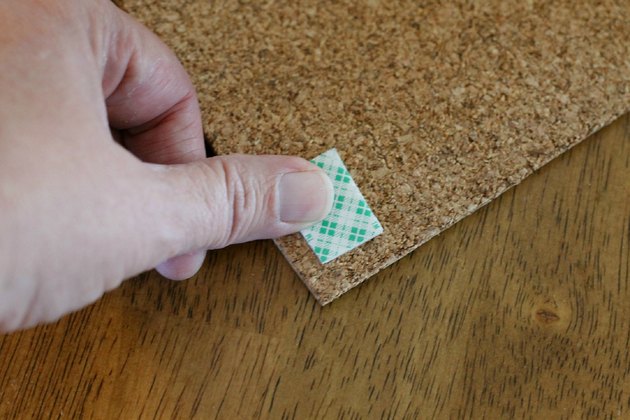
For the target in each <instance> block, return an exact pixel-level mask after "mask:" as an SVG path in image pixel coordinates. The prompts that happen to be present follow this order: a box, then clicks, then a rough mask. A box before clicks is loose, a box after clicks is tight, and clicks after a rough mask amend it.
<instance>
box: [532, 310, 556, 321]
mask: <svg viewBox="0 0 630 420" xmlns="http://www.w3.org/2000/svg"><path fill="white" fill-rule="evenodd" d="M536 320H537V321H538V322H540V323H541V324H553V323H554V322H558V321H559V320H560V317H559V316H558V314H556V313H555V312H554V311H552V310H550V309H539V310H537V311H536Z"/></svg>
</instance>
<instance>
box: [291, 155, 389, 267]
mask: <svg viewBox="0 0 630 420" xmlns="http://www.w3.org/2000/svg"><path fill="white" fill-rule="evenodd" d="M311 162H313V163H314V164H316V165H317V166H319V167H320V168H322V169H323V170H324V171H325V172H326V173H327V174H328V176H329V177H330V179H331V180H332V183H333V187H334V190H335V201H334V203H333V206H332V210H331V211H330V213H329V214H328V216H326V218H325V219H324V220H322V221H321V222H319V223H316V224H314V225H312V226H310V227H308V228H306V229H304V230H302V235H303V236H304V238H305V239H306V242H307V243H308V245H309V246H310V247H311V249H312V250H313V252H315V255H317V258H319V260H320V261H321V262H322V264H325V263H327V262H330V261H332V260H334V259H335V258H337V257H338V256H340V255H342V254H345V253H346V252H348V251H350V250H352V249H354V248H356V247H358V246H359V245H361V244H363V243H365V242H367V241H369V240H370V239H372V238H374V237H376V236H378V235H380V234H381V233H383V227H382V226H381V224H380V223H379V221H378V219H377V218H376V216H375V215H374V213H373V212H372V210H371V209H370V207H369V206H368V204H367V203H366V201H365V198H364V197H363V195H362V194H361V192H360V191H359V188H358V187H357V184H355V183H354V180H353V179H352V177H351V176H350V173H349V172H348V170H347V169H346V167H345V166H344V164H343V162H342V161H341V158H340V157H339V154H338V153H337V150H336V149H331V150H329V151H327V152H325V153H323V154H321V155H319V156H317V157H316V158H315V159H313V160H312V161H311Z"/></svg>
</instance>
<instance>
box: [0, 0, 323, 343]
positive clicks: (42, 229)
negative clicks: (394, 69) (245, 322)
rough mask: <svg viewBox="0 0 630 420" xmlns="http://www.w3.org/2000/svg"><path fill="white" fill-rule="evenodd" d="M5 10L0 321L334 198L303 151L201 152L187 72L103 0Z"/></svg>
mask: <svg viewBox="0 0 630 420" xmlns="http://www.w3.org/2000/svg"><path fill="white" fill-rule="evenodd" d="M0 21H1V22H2V26H3V29H2V31H0V332H10V331H14V330H17V329H21V328H26V327H31V326H33V325H36V324H39V323H44V322H51V321H54V320H56V319H58V318H59V317H61V316H63V315H65V314H67V313H69V312H72V311H74V310H77V309H79V308H81V307H83V306H85V305H87V304H89V303H91V302H93V301H95V300H96V299H98V298H99V297H100V296H102V295H103V293H104V292H106V291H107V290H110V289H112V288H115V287H117V286H118V285H120V283H121V282H122V281H123V280H124V279H126V278H129V277H131V276H134V275H136V274H138V273H141V272H143V271H146V270H149V269H152V268H157V270H158V271H159V272H160V273H161V274H162V275H163V276H165V277H167V278H170V279H173V280H181V279H185V278H188V277H191V276H193V275H194V274H195V273H196V272H197V270H198V269H199V268H200V266H201V264H202V263H203V260H204V256H205V253H206V250H208V249H217V248H221V247H225V246H227V245H229V244H233V243H239V242H245V241H250V240H255V239H262V238H271V237H278V236H282V235H286V234H289V233H292V232H295V231H298V230H300V229H302V228H304V227H306V226H308V225H309V224H312V223H314V222H316V221H318V220H321V219H322V218H323V217H324V216H325V215H326V214H327V212H328V211H329V210H330V206H331V205H332V186H331V183H330V181H329V179H328V178H327V177H326V175H325V174H324V173H323V172H321V171H320V170H319V169H318V168H317V167H315V166H314V165H312V164H310V163H309V162H307V161H305V160H304V159H301V158H298V157H288V156H244V155H235V156H225V157H215V158H205V152H204V146H203V135H202V128H201V117H200V113H199V107H198V104H197V98H196V94H195V90H194V88H193V86H192V84H191V82H190V80H189V78H188V76H187V74H186V72H185V70H184V69H183V67H182V66H181V65H180V63H179V62H178V60H177V58H176V57H175V56H174V54H173V53H172V52H171V51H170V50H169V49H168V48H167V47H166V46H165V45H164V44H163V43H162V42H161V41H160V40H159V39H158V38H157V37H156V36H155V35H153V34H152V33H151V32H150V31H149V30H147V29H146V28H145V27H143V26H142V25H141V24H139V23H138V22H136V21H134V20H133V19H132V18H131V17H129V16H128V15H126V14H125V13H124V12H122V11H120V10H119V9H118V8H116V6H114V5H113V4H112V3H110V1H109V0H3V1H2V2H0ZM115 138H116V140H115Z"/></svg>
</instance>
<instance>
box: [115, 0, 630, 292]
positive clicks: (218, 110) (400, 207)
mask: <svg viewBox="0 0 630 420" xmlns="http://www.w3.org/2000/svg"><path fill="white" fill-rule="evenodd" d="M119 3H121V6H122V7H123V8H125V9H126V10H128V11H129V12H130V13H132V14H133V15H135V16H136V17H138V18H139V19H140V20H141V21H143V22H144V23H145V24H147V25H148V26H149V27H150V28H152V29H153V30H154V31H155V32H157V33H158V35H160V36H161V37H162V38H163V39H164V40H165V42H166V43H167V44H169V45H170V46H171V47H172V48H173V49H174V50H175V52H176V53H177V54H178V56H179V57H180V59H181V60H182V62H183V63H184V65H185V67H186V68H187V69H188V70H189V72H190V73H191V76H192V79H193V82H194V83H195V85H196V87H197V89H198V94H199V100H200V103H201V108H202V112H203V118H204V129H205V132H206V135H207V136H208V138H209V141H210V142H211V144H212V146H213V147H214V149H215V150H216V152H217V153H220V154H224V153H232V152H238V153H256V154H265V153H281V154H295V155H300V156H303V157H305V158H312V157H314V156H316V155H318V154H320V153H322V152H324V151H325V150H328V149H330V148H333V147H335V148H337V150H338V151H339V153H340V155H341V157H342V158H343V160H344V162H345V164H346V166H347V167H348V169H349V170H350V172H351V173H352V176H353V177H354V179H355V181H356V183H357V184H358V186H359V188H360V189H361V191H362V192H363V194H364V195H365V197H366V199H367V201H368V202H369V203H370V205H371V206H372V207H373V209H374V212H375V213H376V214H377V216H378V218H379V220H380V221H381V223H382V224H383V228H384V233H383V234H382V235H381V236H379V237H377V238H375V239H374V240H372V241H370V242H368V243H367V244H365V245H363V246H361V247H360V248H357V249H355V250H354V251H352V252H350V253H348V254H345V255H343V256H341V257H339V258H337V259H336V260H334V261H333V262H331V263H329V264H326V265H322V264H320V263H319V262H318V260H317V258H316V257H315V255H314V254H313V253H312V251H311V250H310V249H309V248H308V246H307V245H306V243H305V242H304V240H303V239H302V237H301V236H300V235H292V236H289V237H285V238H281V239H278V240H277V241H276V243H277V245H278V247H279V248H280V250H281V251H282V252H283V254H284V255H285V256H286V258H287V259H288V261H289V262H290V263H291V265H292V266H293V267H294V269H295V271H296V272H297V273H298V275H299V276H300V277H301V278H302V280H303V281H304V282H305V284H306V285H307V286H308V287H309V289H310V290H311V291H312V293H313V294H314V296H315V297H316V298H317V299H318V300H319V302H321V303H322V304H326V303H328V302H330V301H332V300H333V299H335V298H336V297H338V296H339V295H341V294H342V293H344V292H345V291H347V290H349V289H350V288H352V287H354V286H356V285H358V284H359V283H361V282H362V281H364V280H366V279H367V278H369V277H370V276H371V275H373V274H374V273H376V272H378V271H379V270H381V269H383V268H384V267H386V266H388V265H389V264H391V263H393V262H394V261H396V260H397V259H399V258H401V257H403V256H404V255H406V254H407V253H409V252H411V251H412V250H414V249H415V248H416V247H418V246H419V245H421V244H422V243H424V242H426V241H427V240H429V239H430V238H431V237H433V236H435V235H437V234H438V233H440V232H441V231H442V230H444V229H446V228H447V227H449V226H450V225H452V224H453V223H455V222H457V221H458V220H460V219H461V218H463V217H465V216H466V215H468V214H470V213H472V212H474V211H475V210H476V209H478V208H479V207H481V206H483V205H484V204H486V203H488V202H489V201H490V200H492V199H493V198H495V197H496V196H497V195H499V194H501V193H502V192H504V191H505V190H506V189H508V188H510V187H511V186H514V185H515V184H517V183H519V182H520V181H521V180H523V179H524V178H525V177H526V176H528V175H529V174H531V173H532V172H533V171H535V170H536V169H538V168H540V167H541V166H542V165H544V164H545V163H546V162H548V161H549V160H551V159H553V158H554V157H556V156H558V155H559V154H560V153H562V152H564V151H565V150H567V149H569V148H570V147H572V146H574V145H575V144H577V143H578V142H579V141H581V140H583V139H584V138H586V137H587V136H588V135H589V134H591V133H593V132H594V131H596V130H598V129H599V128H601V127H603V126H604V125H606V124H608V123H610V122H611V121H613V120H614V119H615V118H616V117H618V116H619V115H621V114H622V113H624V112H627V111H628V110H629V109H630V2H628V1H626V0H619V1H616V2H615V1H570V0H562V1H556V2H553V4H551V3H552V2H536V1H521V0H506V1H499V0H491V1H485V2H470V1H443V2H441V1H429V2H416V1H404V0H397V1H384V0H380V1H379V0H365V1H343V2H328V1H326V2H322V1H317V0H306V1H299V2H298V1H273V0H269V1H245V0H242V1H226V2H210V1H206V0H197V1H186V2H184V1H175V0H171V1H159V2H158V1H156V0H123V1H121V2H119ZM427 281H430V279H427Z"/></svg>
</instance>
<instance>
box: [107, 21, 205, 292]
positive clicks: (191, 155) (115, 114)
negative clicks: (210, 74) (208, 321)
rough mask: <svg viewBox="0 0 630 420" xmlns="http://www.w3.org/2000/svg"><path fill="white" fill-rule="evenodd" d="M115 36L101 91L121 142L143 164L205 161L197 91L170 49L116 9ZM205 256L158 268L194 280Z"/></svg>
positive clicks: (190, 256) (201, 252) (175, 260)
mask: <svg viewBox="0 0 630 420" xmlns="http://www.w3.org/2000/svg"><path fill="white" fill-rule="evenodd" d="M114 13H115V14H116V15H117V17H118V19H116V21H117V22H118V25H116V26H117V29H118V30H117V31H116V33H117V34H118V36H117V37H115V38H114V39H113V42H112V44H111V45H110V47H109V57H108V60H107V65H106V66H105V71H104V75H103V88H104V90H105V95H106V97H107V100H106V105H107V111H108V117H109V121H110V124H111V125H112V127H113V128H115V129H116V131H118V132H119V133H120V136H119V137H120V138H119V140H120V142H121V143H122V144H123V145H124V146H125V147H126V148H127V149H128V150H129V151H131V152H132V153H133V154H134V155H136V156H137V157H138V158H139V159H141V160H143V161H145V162H152V163H162V164H173V163H187V162H191V161H194V160H197V159H203V158H204V157H205V149H204V146H203V135H202V128H201V116H200V112H199V106H198V103H197V97H196V95H195V91H194V88H193V86H192V83H191V82H190V79H189V77H188V75H187V74H186V72H185V70H184V68H183V67H182V66H181V64H180V63H179V61H178V60H177V58H176V57H175V55H174V54H173V53H172V52H171V50H170V49H169V48H168V47H167V46H166V45H164V43H162V41H161V40H160V39H158V38H157V37H156V36H155V35H154V34H153V33H151V32H150V31H149V30H148V29H146V28H145V27H144V26H143V25H141V24H139V23H138V22H136V21H135V20H133V19H131V18H130V17H129V16H128V15H127V14H126V13H124V12H122V11H120V10H118V9H116V11H115V12H114ZM205 255H206V251H205V250H199V251H197V252H195V253H191V254H187V255H183V256H178V257H174V258H172V259H170V260H168V261H166V262H164V263H162V264H160V265H159V266H158V267H157V270H158V272H160V273H161V274H162V275H164V276H165V277H167V278H170V279H173V280H183V279H186V278H189V277H192V276H193V275H194V274H195V273H196V272H197V271H198V270H199V268H200V267H201V264H202V263H203V260H204V258H205Z"/></svg>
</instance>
